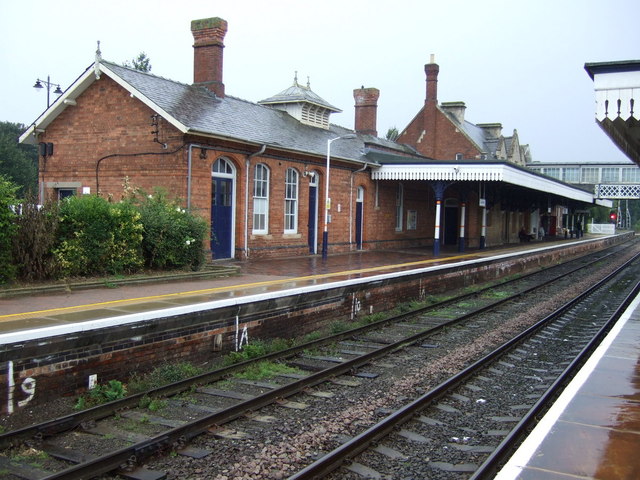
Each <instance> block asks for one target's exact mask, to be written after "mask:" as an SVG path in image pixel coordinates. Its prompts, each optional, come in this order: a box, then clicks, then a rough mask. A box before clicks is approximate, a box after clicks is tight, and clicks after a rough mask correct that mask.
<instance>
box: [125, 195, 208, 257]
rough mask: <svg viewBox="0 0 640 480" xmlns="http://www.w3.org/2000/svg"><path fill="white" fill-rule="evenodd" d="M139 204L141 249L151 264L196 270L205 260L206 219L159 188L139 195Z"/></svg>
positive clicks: (135, 199)
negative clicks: (151, 193) (182, 205)
mask: <svg viewBox="0 0 640 480" xmlns="http://www.w3.org/2000/svg"><path fill="white" fill-rule="evenodd" d="M133 201H134V202H135V203H136V204H137V207H138V210H139V212H140V215H141V222H142V225H143V231H144V233H143V240H142V251H143V252H144V259H145V263H146V265H147V266H148V267H150V268H161V269H162V268H183V267H189V268H191V269H193V270H197V269H198V268H200V267H201V266H202V264H203V263H204V249H203V242H204V238H205V234H206V232H207V224H206V222H205V221H204V220H203V219H202V218H200V217H198V216H196V215H193V214H191V213H190V212H187V211H186V210H185V209H183V208H181V207H180V204H179V203H178V202H177V201H176V200H170V199H169V198H168V197H167V194H166V192H164V191H162V190H160V189H156V191H155V192H154V194H153V195H144V194H142V195H139V196H138V197H137V198H134V199H133Z"/></svg>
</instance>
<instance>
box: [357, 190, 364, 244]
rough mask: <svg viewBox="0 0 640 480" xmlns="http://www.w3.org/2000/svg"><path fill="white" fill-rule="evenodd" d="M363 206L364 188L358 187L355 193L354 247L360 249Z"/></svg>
mask: <svg viewBox="0 0 640 480" xmlns="http://www.w3.org/2000/svg"><path fill="white" fill-rule="evenodd" d="M363 207H364V188H362V187H358V190H357V194H356V224H355V228H356V248H357V249H358V250H362V222H363V220H364V218H363V216H362V215H363Z"/></svg>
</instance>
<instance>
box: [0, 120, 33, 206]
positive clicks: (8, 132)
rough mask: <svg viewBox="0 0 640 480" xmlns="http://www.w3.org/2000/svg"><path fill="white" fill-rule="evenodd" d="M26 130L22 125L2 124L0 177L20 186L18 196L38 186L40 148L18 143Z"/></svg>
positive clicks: (0, 134)
mask: <svg viewBox="0 0 640 480" xmlns="http://www.w3.org/2000/svg"><path fill="white" fill-rule="evenodd" d="M25 130H26V127H25V126H24V125H22V124H20V123H11V122H0V175H4V176H5V177H6V178H7V179H8V180H11V181H12V182H13V183H14V184H16V185H17V186H18V192H17V193H18V196H24V195H25V194H26V193H27V192H35V191H37V186H38V148H37V147H36V146H35V145H21V144H19V143H18V137H20V135H21V134H22V132H24V131H25Z"/></svg>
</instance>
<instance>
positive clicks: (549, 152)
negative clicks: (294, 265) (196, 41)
mask: <svg viewBox="0 0 640 480" xmlns="http://www.w3.org/2000/svg"><path fill="white" fill-rule="evenodd" d="M208 17H221V18H223V19H225V20H226V21H227V22H228V33H227V36H226V38H225V50H224V76H223V81H224V84H225V89H226V93H227V94H228V95H233V96H235V97H239V98H243V99H245V100H249V101H254V102H257V101H259V100H262V99H264V98H268V97H270V96H272V95H274V94H276V93H278V92H280V91H282V90H284V89H285V88H287V87H288V86H290V85H291V84H292V82H293V78H294V72H296V71H297V72H298V78H299V82H300V83H302V84H306V82H307V77H309V79H310V82H311V89H312V90H313V91H314V92H315V93H317V94H318V95H320V96H321V97H322V98H324V99H325V100H326V101H328V102H329V103H331V104H332V105H335V106H336V107H338V108H340V109H341V110H342V111H343V112H342V113H340V114H334V115H332V123H336V124H338V125H342V126H345V127H349V128H353V117H354V109H353V104H354V100H353V90H354V89H355V88H359V87H361V86H363V85H364V86H365V87H375V88H378V89H379V90H380V92H381V93H380V99H379V102H378V134H379V135H380V136H382V137H383V136H384V135H385V134H386V132H387V130H388V129H389V128H390V127H397V128H398V129H399V130H402V129H403V128H404V127H405V126H406V125H407V124H408V123H409V122H410V121H411V119H412V118H413V117H414V116H415V114H416V113H417V112H418V111H419V109H420V108H421V106H422V105H423V103H424V98H425V75H424V65H425V63H428V62H429V58H430V55H431V54H434V55H435V61H436V63H438V64H439V65H440V74H439V76H438V100H439V101H440V102H450V101H463V102H465V103H466V106H467V110H466V118H467V119H468V120H469V121H471V122H473V123H493V122H499V123H502V125H503V133H504V134H505V135H511V134H512V133H513V130H514V129H517V130H518V135H519V138H520V142H521V143H522V144H529V145H530V147H531V152H532V154H533V160H535V161H540V162H566V161H574V162H583V161H591V162H600V161H607V162H612V161H628V159H627V157H626V156H624V155H623V154H622V153H621V152H620V151H619V150H618V149H617V148H616V147H615V146H614V145H613V144H612V143H611V142H610V141H609V139H608V137H606V135H605V134H604V132H602V131H601V130H600V128H599V127H598V126H597V124H596V123H595V95H594V90H593V82H592V80H591V79H590V78H589V76H588V75H587V73H586V72H585V70H584V64H585V63H587V62H602V61H614V60H637V59H640V26H639V20H638V19H640V1H638V0H606V1H605V0H526V1H525V0H520V1H519V0H504V1H503V0H457V1H456V0H439V1H435V0H394V1H390V0H322V1H313V2H312V1H308V0H269V1H267V0H228V1H224V2H222V1H216V0H208V1H189V0H185V1H183V2H178V1H175V0H173V1H167V0H156V1H138V0H128V1H121V0H110V1H109V2H89V1H86V0H83V1H77V0H57V1H43V0H29V2H26V3H25V2H14V1H9V0H0V40H1V41H0V65H1V67H2V70H1V74H0V92H2V93H1V94H0V121H10V122H17V123H23V124H25V125H28V124H30V123H32V122H33V121H34V120H35V119H36V118H37V117H38V115H39V114H40V113H41V112H42V111H43V110H44V109H45V107H46V92H45V91H42V90H40V91H38V90H36V89H34V88H32V87H33V84H34V83H35V81H36V79H37V78H40V79H43V80H46V78H47V75H50V76H51V81H52V82H53V83H57V84H60V85H61V87H62V89H63V90H64V89H66V88H68V87H69V85H70V84H71V83H72V82H73V81H74V80H75V79H76V78H77V77H78V76H79V75H80V74H81V73H82V72H83V71H84V70H85V69H86V68H87V67H88V66H89V65H91V63H92V62H93V60H94V54H95V50H96V41H97V40H100V42H101V44H100V45H101V50H102V55H103V58H104V59H106V60H109V61H112V62H116V63H122V62H124V61H126V60H131V59H132V58H134V57H136V56H137V54H138V53H140V52H145V53H146V54H147V56H148V57H149V58H150V59H151V65H152V70H151V73H152V74H155V75H159V76H162V77H166V78H169V79H171V80H177V81H180V82H184V83H192V81H193V47H192V46H193V37H192V35H191V31H190V22H191V20H194V19H200V18H208ZM52 98H53V95H52Z"/></svg>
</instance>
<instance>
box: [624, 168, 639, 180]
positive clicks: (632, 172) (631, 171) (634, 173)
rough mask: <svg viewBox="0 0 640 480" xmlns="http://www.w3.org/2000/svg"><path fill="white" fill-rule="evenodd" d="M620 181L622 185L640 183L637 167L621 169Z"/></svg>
mask: <svg viewBox="0 0 640 480" xmlns="http://www.w3.org/2000/svg"><path fill="white" fill-rule="evenodd" d="M622 181H623V182H624V183H640V168H638V167H630V168H627V167H623V168H622Z"/></svg>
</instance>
